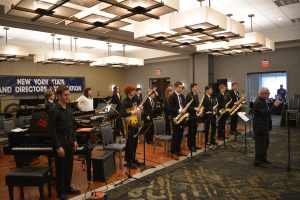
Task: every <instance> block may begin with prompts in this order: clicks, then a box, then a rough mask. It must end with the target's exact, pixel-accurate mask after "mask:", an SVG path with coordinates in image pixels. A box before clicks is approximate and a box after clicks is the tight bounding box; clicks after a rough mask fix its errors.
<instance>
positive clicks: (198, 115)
mask: <svg viewBox="0 0 300 200" xmlns="http://www.w3.org/2000/svg"><path fill="white" fill-rule="evenodd" d="M204 97H205V94H203V95H202V98H201V101H200V104H199V107H198V108H200V110H199V112H196V115H197V117H202V116H203V114H204V109H205V108H204V106H203V105H202V104H203V101H204Z"/></svg>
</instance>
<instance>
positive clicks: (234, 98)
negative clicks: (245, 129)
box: [229, 82, 241, 136]
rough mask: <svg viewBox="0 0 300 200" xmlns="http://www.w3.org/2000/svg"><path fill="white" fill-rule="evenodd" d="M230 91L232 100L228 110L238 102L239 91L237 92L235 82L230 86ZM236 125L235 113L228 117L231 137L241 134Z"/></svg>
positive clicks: (236, 117) (236, 116)
mask: <svg viewBox="0 0 300 200" xmlns="http://www.w3.org/2000/svg"><path fill="white" fill-rule="evenodd" d="M231 89H232V90H230V91H229V95H230V97H231V99H232V102H231V104H229V108H232V107H233V106H234V105H236V102H238V101H239V100H240V97H239V91H238V84H237V83H236V82H233V83H232V85H231ZM237 124H238V115H237V112H236V113H235V114H233V115H231V117H230V131H231V133H232V134H233V135H235V136H237V135H240V134H241V133H240V132H238V131H237V129H236V128H237Z"/></svg>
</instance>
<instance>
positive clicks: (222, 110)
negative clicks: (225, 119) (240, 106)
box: [216, 93, 232, 123]
mask: <svg viewBox="0 0 300 200" xmlns="http://www.w3.org/2000/svg"><path fill="white" fill-rule="evenodd" d="M226 95H227V96H228V97H229V98H230V100H229V101H228V102H227V103H226V104H225V108H222V109H220V110H219V114H220V115H219V117H218V119H217V121H216V123H218V122H219V120H220V119H221V117H222V116H223V115H224V114H225V113H227V112H228V113H229V111H230V108H228V106H229V104H231V102H232V98H231V97H230V95H229V94H227V93H226Z"/></svg>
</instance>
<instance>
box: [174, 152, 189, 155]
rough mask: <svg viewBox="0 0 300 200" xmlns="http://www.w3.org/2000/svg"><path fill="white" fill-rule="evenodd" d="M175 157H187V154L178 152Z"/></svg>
mask: <svg viewBox="0 0 300 200" xmlns="http://www.w3.org/2000/svg"><path fill="white" fill-rule="evenodd" d="M176 155H177V156H187V155H188V154H187V153H184V152H182V151H180V152H178V153H176Z"/></svg>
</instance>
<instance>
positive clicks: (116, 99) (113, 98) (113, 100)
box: [111, 93, 122, 112]
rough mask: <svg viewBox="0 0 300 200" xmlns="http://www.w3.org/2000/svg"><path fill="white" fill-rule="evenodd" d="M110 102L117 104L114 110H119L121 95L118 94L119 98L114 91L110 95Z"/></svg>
mask: <svg viewBox="0 0 300 200" xmlns="http://www.w3.org/2000/svg"><path fill="white" fill-rule="evenodd" d="M111 103H112V104H117V107H116V110H117V111H118V112H120V111H121V107H122V97H121V95H120V99H119V97H118V94H117V93H114V94H113V95H112V97H111Z"/></svg>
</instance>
